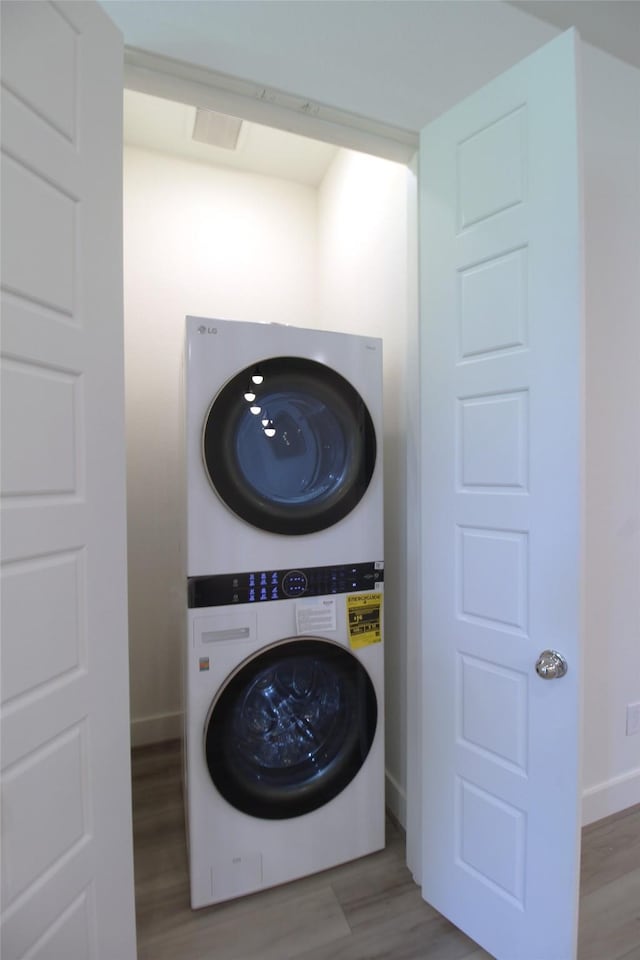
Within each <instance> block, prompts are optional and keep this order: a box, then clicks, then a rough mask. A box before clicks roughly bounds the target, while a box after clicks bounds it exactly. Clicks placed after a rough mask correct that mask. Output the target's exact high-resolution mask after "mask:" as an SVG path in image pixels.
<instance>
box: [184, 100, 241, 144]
mask: <svg viewBox="0 0 640 960" xmlns="http://www.w3.org/2000/svg"><path fill="white" fill-rule="evenodd" d="M241 127H242V120H239V119H238V117H228V116H227V115H226V114H224V113H216V112H215V111H214V110H205V109H204V108H203V107H198V108H197V109H196V120H195V123H194V125H193V134H192V137H193V139H194V140H198V141H199V142H200V143H208V144H209V146H210V147H223V148H224V149H225V150H235V149H236V147H237V145H238V137H239V136H240V128H241Z"/></svg>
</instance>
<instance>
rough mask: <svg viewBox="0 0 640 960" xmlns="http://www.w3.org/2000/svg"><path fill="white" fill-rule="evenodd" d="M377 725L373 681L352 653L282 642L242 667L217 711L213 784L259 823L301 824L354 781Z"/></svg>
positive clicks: (210, 755) (211, 743)
mask: <svg viewBox="0 0 640 960" xmlns="http://www.w3.org/2000/svg"><path fill="white" fill-rule="evenodd" d="M377 720H378V708H377V703H376V695H375V691H374V688H373V684H372V682H371V678H370V677H369V674H368V673H367V671H366V670H365V669H364V667H363V666H362V664H361V663H360V662H359V660H357V659H356V657H354V656H353V654H352V653H351V652H350V651H349V650H347V649H345V648H344V647H341V646H338V645H337V644H335V643H333V642H331V641H329V640H321V639H317V638H307V637H305V638H298V639H295V640H286V641H281V642H279V643H277V644H274V645H272V646H270V647H267V648H265V649H264V650H262V651H261V652H260V653H259V654H257V655H256V656H254V657H252V658H251V659H249V660H248V661H246V662H245V663H244V664H242V665H241V666H240V667H239V669H238V670H237V671H236V672H235V673H233V674H232V675H231V677H230V679H229V680H228V682H227V683H226V685H225V686H224V687H223V688H222V691H221V692H220V694H219V695H218V697H217V698H216V700H215V701H214V703H213V705H212V707H211V710H210V712H209V717H208V719H207V724H206V727H205V751H206V760H207V766H208V769H209V774H210V776H211V779H212V780H213V783H214V784H215V786H216V787H217V789H218V790H219V792H220V793H221V794H222V796H223V797H224V798H225V799H226V800H227V801H228V802H229V803H230V804H231V805H232V806H233V807H235V808H236V809H237V810H241V811H243V812H244V813H247V814H249V815H250V816H254V817H260V818H263V819H269V820H280V819H285V818H291V817H297V816H301V815H302V814H305V813H310V812H311V811H312V810H316V809H317V808H318V807H321V806H323V805H324V804H325V803H328V802H329V801H330V800H332V799H333V798H334V797H336V796H337V795H338V794H339V793H341V791H342V790H344V788H345V787H346V786H347V785H348V784H349V783H350V782H351V781H352V780H353V778H354V777H355V776H356V774H357V772H358V771H359V770H360V768H361V767H362V765H363V763H364V762H365V760H366V757H367V755H368V753H369V750H370V749H371V744H372V743H373V738H374V736H375V732H376V726H377Z"/></svg>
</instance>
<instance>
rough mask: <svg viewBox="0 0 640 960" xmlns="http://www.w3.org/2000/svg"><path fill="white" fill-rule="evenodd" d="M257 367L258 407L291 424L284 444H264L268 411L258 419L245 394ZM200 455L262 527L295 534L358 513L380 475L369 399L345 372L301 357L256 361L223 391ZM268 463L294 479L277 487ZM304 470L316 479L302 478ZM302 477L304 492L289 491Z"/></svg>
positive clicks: (235, 506)
mask: <svg viewBox="0 0 640 960" xmlns="http://www.w3.org/2000/svg"><path fill="white" fill-rule="evenodd" d="M257 369H259V370H260V373H261V374H262V375H263V377H264V381H263V383H262V384H260V385H257V386H255V387H253V388H252V389H253V390H254V391H255V394H256V401H255V405H256V406H261V405H263V406H261V410H262V411H263V412H264V414H265V415H269V416H271V415H272V414H274V416H275V422H274V421H271V423H272V425H274V426H275V427H277V426H278V424H279V421H281V422H282V423H284V424H285V426H286V427H288V432H289V437H288V438H287V431H286V429H285V428H283V429H282V431H281V434H282V436H284V437H285V438H287V443H286V445H285V443H284V442H283V441H282V436H281V435H280V433H278V431H276V436H274V437H273V438H272V439H271V440H270V441H269V440H265V437H264V436H263V434H264V431H265V429H266V428H263V427H262V425H261V418H262V413H261V414H260V415H252V414H251V413H250V412H249V407H250V405H249V404H248V402H247V401H245V400H244V399H243V398H244V394H245V393H246V392H247V388H248V386H249V385H250V383H251V376H252V374H253V373H254V372H255V371H256V370H257ZM270 403H271V405H272V407H273V408H274V409H272V410H271V411H269V409H268V408H269V405H270ZM303 408H304V409H303ZM312 408H315V409H316V411H317V410H321V411H322V412H321V413H319V414H317V415H316V414H315V413H314V412H313V411H312ZM292 436H293V439H294V442H293V443H292V442H291V437H292ZM314 450H315V453H316V456H315V458H314V457H313V451H314ZM202 454H203V462H204V466H205V471H206V474H207V477H208V479H209V482H210V483H211V485H212V487H213V489H214V491H215V492H216V493H217V494H218V496H219V497H220V498H221V500H222V501H223V502H224V503H225V504H226V505H227V507H229V509H230V510H231V511H232V512H233V513H234V514H236V515H237V516H238V517H240V518H241V519H243V520H245V521H246V522H248V523H249V524H251V526H253V527H257V528H258V529H262V530H266V531H268V532H270V533H278V534H284V535H289V536H296V535H302V534H306V533H315V532H317V531H319V530H323V529H326V528H328V527H330V526H333V525H334V524H335V523H338V522H339V521H340V520H342V519H343V518H344V517H345V516H347V515H348V514H349V513H351V511H352V510H354V508H355V507H356V506H357V504H358V503H359V502H360V500H361V499H362V497H363V496H364V494H365V492H366V490H367V488H368V486H369V484H370V482H371V478H372V476H373V472H374V468H375V463H376V436H375V429H374V426H373V421H372V419H371V415H370V413H369V410H368V409H367V406H366V404H365V403H364V401H363V399H362V398H361V396H360V394H359V393H358V391H357V390H356V389H355V388H354V387H353V386H352V385H351V384H350V383H349V381H348V380H346V379H345V378H344V377H343V376H342V375H341V374H339V373H337V372H336V371H335V370H333V369H332V368H331V367H328V366H326V365H325V364H322V363H319V362H317V361H315V360H309V359H307V358H304V357H286V356H283V357H273V358H270V359H266V360H265V359H260V360H256V362H255V363H253V364H251V365H250V366H248V367H246V368H244V369H243V370H242V371H240V372H239V373H237V374H236V375H234V376H233V377H232V378H231V379H230V380H228V381H227V383H226V384H225V385H224V386H223V387H222V388H221V390H220V391H219V392H218V394H217V395H216V397H215V398H214V399H213V401H212V403H211V405H210V407H209V410H208V411H207V415H206V417H205V424H204V428H203V434H202ZM250 461H254V462H252V463H250ZM312 463H313V464H314V467H313V469H312V468H311V464H312ZM252 467H253V468H254V475H253V476H251V475H250V471H251V469H252ZM265 468H266V469H265ZM269 469H272V470H273V471H274V475H277V471H278V470H280V474H279V476H280V477H281V478H282V477H285V478H287V479H286V485H287V489H286V490H282V491H279V490H278V482H280V481H274V483H273V484H272V486H273V487H274V488H275V489H271V490H269V489H268V486H269V483H268V479H267V478H268V476H269ZM305 470H307V471H309V472H310V473H311V474H313V475H312V476H311V475H305V477H304V478H303V477H302V476H300V477H298V476H297V471H300V472H301V473H302V472H304V471H305ZM296 479H299V481H300V483H299V489H298V490H297V495H296V496H290V495H289V494H290V490H289V489H288V488H289V485H290V484H292V483H295V481H296Z"/></svg>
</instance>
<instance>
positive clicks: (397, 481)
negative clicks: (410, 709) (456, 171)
mask: <svg viewBox="0 0 640 960" xmlns="http://www.w3.org/2000/svg"><path fill="white" fill-rule="evenodd" d="M409 176H410V174H409V171H408V170H407V168H406V167H405V166H403V165H401V164H396V163H389V162H387V161H385V160H379V159H377V158H375V157H370V156H366V155H365V154H361V153H354V152H351V151H345V150H341V151H340V152H339V153H338V154H337V156H336V159H335V160H334V161H333V163H332V165H331V167H330V169H329V170H328V172H327V175H326V176H325V178H324V181H323V183H322V186H321V189H320V195H319V208H318V216H319V219H318V227H319V229H318V266H319V320H320V326H321V327H323V328H324V329H327V330H330V329H332V330H349V331H350V332H352V333H369V334H372V335H373V336H378V337H382V338H383V341H384V343H383V357H384V385H385V397H384V438H383V443H384V466H385V469H384V484H385V526H384V540H385V548H384V554H385V600H384V603H385V614H384V615H385V684H386V697H385V722H386V744H385V746H386V769H387V804H388V806H389V807H390V809H391V810H393V812H394V813H395V815H396V816H397V817H398V819H399V820H400V821H401V822H402V823H404V821H405V817H406V793H405V791H406V762H405V756H406V749H405V745H406V737H407V726H406V724H407V715H406V709H405V704H406V700H407V693H406V687H407V685H406V649H407V621H406V604H405V584H406V567H407V542H406V497H405V484H406V459H407V458H406V420H407V417H406V402H407V395H406V381H407V377H406V357H407V335H408V325H407V311H408V305H407V295H408V278H407V245H408V232H407V202H406V201H407V187H408V178H409Z"/></svg>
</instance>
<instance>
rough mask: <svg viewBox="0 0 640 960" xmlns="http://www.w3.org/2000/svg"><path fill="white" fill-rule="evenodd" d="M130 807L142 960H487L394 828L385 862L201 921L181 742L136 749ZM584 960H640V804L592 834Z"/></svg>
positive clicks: (283, 890)
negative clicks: (443, 906)
mask: <svg viewBox="0 0 640 960" xmlns="http://www.w3.org/2000/svg"><path fill="white" fill-rule="evenodd" d="M133 802H134V843H135V871H136V907H137V923H138V960H294V958H295V960H489V954H487V953H485V951H484V950H481V949H480V948H479V947H478V946H477V945H476V944H475V943H473V941H471V940H469V938H468V937H466V936H465V935H464V934H463V933H461V932H460V931H459V930H457V929H456V928H455V927H453V926H452V925H451V924H450V923H449V922H448V921H447V920H445V919H444V917H442V916H440V914H438V913H436V911H435V910H433V909H432V908H431V907H430V906H428V904H426V903H424V901H423V900H422V899H421V897H420V890H419V888H418V887H417V886H416V885H415V883H414V882H413V880H412V878H411V875H410V873H409V871H408V870H407V868H406V866H405V865H404V834H403V832H402V830H400V829H399V828H398V827H397V826H396V825H395V824H394V823H392V822H391V821H389V822H388V830H387V834H388V838H387V847H386V849H385V850H384V851H382V852H380V853H376V854H372V855H371V856H369V857H365V858H363V859H361V860H359V861H355V862H354V863H350V864H346V865H344V866H342V867H336V868H334V869H332V870H327V871H325V872H324V873H321V874H316V875H315V876H313V877H307V878H305V879H304V880H299V881H296V882H294V883H289V884H287V885H285V886H282V887H278V888H275V889H272V890H266V891H264V892H262V893H257V894H254V895H253V896H250V897H244V898H242V899H240V900H235V901H232V902H230V903H226V904H220V905H217V906H213V907H208V908H205V909H203V910H198V911H195V912H194V911H192V910H191V909H190V908H189V894H188V878H187V861H186V849H185V839H184V821H183V809H182V794H181V771H180V745H179V744H178V743H174V742H172V743H168V744H160V745H154V746H151V747H143V748H139V749H138V750H135V751H134V754H133ZM540 960H558V958H552V957H541V958H540ZM579 960H640V806H638V807H634V808H632V809H631V810H629V811H625V812H624V813H623V814H619V815H617V816H616V817H611V818H609V819H608V820H602V821H600V822H599V823H597V824H592V825H591V826H589V827H587V828H586V829H585V831H584V836H583V854H582V879H581V896H580V947H579Z"/></svg>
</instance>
